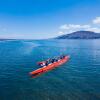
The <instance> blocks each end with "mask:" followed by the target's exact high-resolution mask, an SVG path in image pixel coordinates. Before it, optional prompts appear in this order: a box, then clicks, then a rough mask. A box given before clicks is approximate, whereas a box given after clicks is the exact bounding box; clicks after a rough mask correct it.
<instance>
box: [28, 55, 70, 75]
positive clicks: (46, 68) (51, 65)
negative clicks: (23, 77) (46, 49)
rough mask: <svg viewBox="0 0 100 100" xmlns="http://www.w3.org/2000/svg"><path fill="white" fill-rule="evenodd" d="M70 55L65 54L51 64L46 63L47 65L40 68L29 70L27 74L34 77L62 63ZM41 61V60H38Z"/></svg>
mask: <svg viewBox="0 0 100 100" xmlns="http://www.w3.org/2000/svg"><path fill="white" fill-rule="evenodd" d="M69 58H70V56H65V57H64V58H63V59H60V60H58V61H56V62H54V63H51V64H48V66H44V67H42V68H39V69H37V70H34V71H32V72H30V73H29V74H30V75H31V76H32V77H36V76H38V75H40V74H42V73H45V72H47V71H50V70H52V69H54V68H56V67H58V66H60V65H62V64H64V63H65V62H67V61H68V60H69ZM40 63H41V62H40Z"/></svg>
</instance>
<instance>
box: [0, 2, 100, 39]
mask: <svg viewBox="0 0 100 100" xmlns="http://www.w3.org/2000/svg"><path fill="white" fill-rule="evenodd" d="M80 30H85V31H93V32H97V33H100V0H0V38H16V39H45V38H52V37H56V36H59V35H63V34H69V33H71V32H74V31H80Z"/></svg>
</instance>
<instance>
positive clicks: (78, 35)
mask: <svg viewBox="0 0 100 100" xmlns="http://www.w3.org/2000/svg"><path fill="white" fill-rule="evenodd" d="M56 39H100V33H95V32H92V31H76V32H73V33H70V34H65V35H61V36H58V37H57V38H56Z"/></svg>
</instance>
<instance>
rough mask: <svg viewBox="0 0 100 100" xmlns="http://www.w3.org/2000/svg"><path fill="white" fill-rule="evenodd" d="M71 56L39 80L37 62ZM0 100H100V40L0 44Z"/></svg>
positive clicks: (1, 42) (34, 41) (35, 41)
mask: <svg viewBox="0 0 100 100" xmlns="http://www.w3.org/2000/svg"><path fill="white" fill-rule="evenodd" d="M63 53H65V54H68V55H70V56H71V59H70V60H69V62H68V63H66V64H64V65H62V66H60V67H59V68H56V69H54V70H52V71H49V72H47V73H45V74H43V75H41V76H39V77H37V78H31V77H30V76H29V72H30V71H33V70H35V69H37V68H38V66H37V65H36V62H38V61H42V60H45V59H48V58H52V57H54V56H58V55H60V54H63ZM0 100H100V40H15V41H0Z"/></svg>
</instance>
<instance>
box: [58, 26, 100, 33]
mask: <svg viewBox="0 0 100 100" xmlns="http://www.w3.org/2000/svg"><path fill="white" fill-rule="evenodd" d="M80 30H84V31H93V32H96V33H100V28H99V27H96V26H95V27H93V25H88V24H86V25H79V24H64V25H61V26H60V31H59V32H58V34H60V35H61V34H68V33H72V32H75V31H80Z"/></svg>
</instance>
